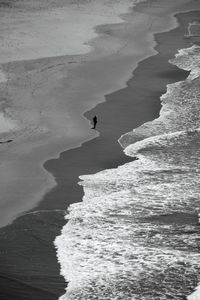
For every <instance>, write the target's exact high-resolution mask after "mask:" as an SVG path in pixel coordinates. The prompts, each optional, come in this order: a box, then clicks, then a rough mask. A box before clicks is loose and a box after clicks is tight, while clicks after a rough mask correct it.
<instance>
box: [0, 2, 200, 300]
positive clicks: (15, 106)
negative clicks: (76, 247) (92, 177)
mask: <svg viewBox="0 0 200 300" xmlns="http://www.w3.org/2000/svg"><path fill="white" fill-rule="evenodd" d="M128 7H129V6H128V4H127V3H126V5H122V4H120V5H119V7H116V11H115V13H114V16H113V19H112V20H110V17H111V12H109V10H107V11H106V13H105V12H104V11H101V9H102V7H99V6H98V7H95V8H93V9H94V10H95V11H98V12H99V15H100V16H99V17H98V18H96V17H95V18H91V19H90V21H91V23H90V24H89V25H88V23H87V22H86V21H84V20H88V10H89V11H90V9H91V6H88V7H87V10H85V11H84V9H85V7H82V6H81V7H80V10H81V13H80V11H78V12H79V14H81V15H84V17H83V20H81V22H83V23H84V22H85V24H86V23H87V24H86V25H87V26H88V27H86V28H83V31H84V34H86V36H87V39H89V40H90V41H89V42H87V43H83V41H82V40H79V43H80V44H77V43H76V42H77V37H76V38H74V44H73V43H72V45H71V48H70V47H69V45H68V44H67V43H66V45H64V46H63V40H62V39H61V38H60V37H59V36H57V38H58V40H56V43H55V45H58V44H59V43H60V46H61V50H60V52H59V54H58V53H57V52H56V51H57V47H55V49H54V47H53V46H52V44H51V47H49V49H50V50H51V52H48V49H47V48H46V44H45V43H44V47H43V48H42V49H39V50H38V51H39V52H38V53H39V55H38V54H37V51H33V53H32V52H30V51H28V50H27V49H28V47H30V45H31V44H30V43H29V41H27V40H26V41H27V43H28V44H23V43H21V42H20V46H19V52H18V54H17V56H15V59H13V58H12V57H14V56H13V55H14V54H15V53H14V50H13V47H14V46H13V47H11V49H10V52H9V57H10V59H11V60H12V63H10V62H8V61H6V59H7V57H8V56H7V55H6V50H5V51H3V52H2V53H3V55H2V56H1V57H0V62H1V63H2V64H1V69H2V73H0V88H1V90H2V95H3V96H2V99H3V101H2V107H3V112H4V114H3V115H2V122H1V123H2V124H4V126H5V131H3V129H2V133H1V137H2V141H6V140H8V139H12V140H13V142H12V143H11V144H12V145H10V144H9V145H8V144H4V145H2V149H1V150H0V151H1V157H2V162H1V168H0V174H2V176H1V177H2V180H1V183H0V188H1V202H0V208H1V214H0V216H1V225H2V226H4V227H3V228H2V229H1V232H0V234H1V237H0V238H1V243H0V244H1V249H0V251H1V253H2V256H1V262H0V264H1V282H2V283H1V284H2V286H3V289H2V291H1V297H2V299H5V300H9V299H10V300H11V299H13V297H14V299H16V300H18V299H19V300H23V299H24V300H25V299H43V300H44V299H48V300H50V299H58V297H59V296H61V295H62V294H64V289H65V288H66V282H65V281H64V278H63V277H62V276H60V275H59V273H60V266H59V264H58V262H57V259H56V251H55V248H54V245H53V241H54V239H55V237H56V236H57V235H58V234H59V232H60V230H61V228H62V227H63V225H64V224H65V222H66V220H65V219H64V215H65V212H66V209H67V208H68V206H69V205H70V204H71V203H75V202H80V201H81V198H82V196H83V190H82V187H81V186H79V185H78V184H77V183H78V181H79V176H80V175H83V174H93V173H95V172H98V171H101V170H103V169H109V168H115V167H117V166H119V165H123V164H124V163H126V162H129V161H132V158H130V157H128V156H125V155H124V153H123V151H122V148H121V146H120V145H119V143H118V142H117V140H118V139H119V138H120V136H121V135H122V134H124V133H126V132H128V131H130V130H131V129H133V128H136V127H138V126H140V125H141V124H143V123H145V122H147V121H150V120H153V119H155V118H156V117H158V115H159V111H160V108H161V105H160V96H161V95H162V94H163V93H164V92H165V91H166V85H167V84H169V83H173V82H176V81H179V80H184V79H185V78H186V77H187V76H188V72H187V71H184V70H181V69H178V68H177V67H176V66H173V65H171V64H169V63H168V60H169V59H171V58H173V57H174V55H175V53H176V52H177V49H180V48H186V47H187V46H189V44H190V40H188V39H185V38H184V35H185V33H186V32H187V28H188V24H189V23H190V22H192V21H193V19H194V18H195V17H196V15H195V13H194V14H193V13H189V14H188V15H187V14H185V15H179V16H178V20H179V22H180V26H179V27H177V28H175V27H176V26H177V19H176V18H175V17H174V15H175V14H176V13H179V12H184V11H191V10H193V9H195V8H196V7H198V3H196V2H195V1H178V0H177V1H170V3H168V5H165V3H164V1H162V2H161V4H160V3H159V4H158V2H157V1H152V2H151V3H149V4H145V3H142V4H139V5H138V6H137V7H136V8H135V9H134V10H132V11H130V10H129V13H128V14H125V13H127V8H128ZM59 9H60V8H59ZM71 10H72V11H73V12H74V11H75V12H76V13H77V10H75V8H73V7H72V8H71ZM72 11H70V12H69V11H67V12H65V11H63V10H62V12H61V15H60V11H59V12H58V10H57V8H56V11H53V8H52V10H51V14H50V15H49V14H47V13H46V11H44V15H45V16H46V18H47V19H48V18H50V19H51V20H52V14H53V15H54V16H55V20H54V21H55V22H56V20H57V18H58V15H59V18H60V16H62V18H63V19H64V18H65V16H66V13H67V14H68V13H69V14H70V15H71V14H72ZM83 11H84V13H83ZM119 12H121V13H122V14H124V15H123V16H122V17H119ZM36 13H37V15H36V18H35V15H34V14H33V12H31V14H32V15H31V18H32V20H33V23H34V24H33V26H31V27H28V28H27V29H26V30H27V31H25V32H24V33H23V34H24V35H30V34H31V31H32V30H33V32H36V31H37V30H38V29H37V28H36V27H34V26H38V24H37V20H38V19H39V18H41V13H39V12H36ZM42 13H43V12H42ZM102 15H103V17H102ZM20 17H21V16H20ZM28 17H30V16H26V18H27V19H28ZM26 18H25V20H24V19H23V20H24V22H27V20H26ZM62 18H61V19H62ZM84 18H85V19H84ZM73 19H74V18H72V19H67V22H69V23H67V24H71V22H72V23H73ZM108 19H109V24H106V23H108ZM18 21H19V24H20V19H19V20H16V19H15V18H14V19H13V21H12V22H13V24H15V25H16V22H18ZM116 23H117V24H116ZM54 24H55V23H54ZM100 24H106V25H100ZM112 24H113V25H112ZM97 25H98V27H97V28H96V32H95V31H94V30H92V29H91V28H93V27H94V26H97ZM12 26H14V25H12ZM19 26H20V25H19ZM52 26H54V25H53V24H52ZM62 26H63V24H62ZM64 26H67V25H66V24H65V23H64ZM42 28H43V30H44V31H41V36H39V39H38V36H33V39H32V40H31V43H32V42H33V43H34V45H36V44H38V43H40V41H41V39H42V36H43V35H44V34H45V33H46V30H48V28H47V27H46V26H42ZM63 28H65V27H63ZM174 28H175V29H174ZM56 30H58V31H59V32H61V31H60V30H61V29H60V27H58V28H57V29H56ZM74 30H75V31H74V32H75V33H74V34H73V36H74V37H75V36H76V32H78V31H79V30H77V29H76V28H75V29H74ZM52 32H53V29H52V30H51V34H53V33H52ZM158 32H160V33H159V34H157V33H158ZM163 32H164V33H163ZM165 32H166V33H165ZM12 34H15V31H13V32H12ZM54 34H56V32H54ZM69 34H71V33H70V31H69ZM88 37H89V38H88ZM20 38H21V40H22V41H23V40H24V38H23V36H22V37H20ZM20 38H19V40H18V41H20ZM59 38H60V40H59ZM10 39H11V40H13V37H12V35H11V36H10ZM48 39H49V40H51V39H52V36H51V35H50V36H48ZM66 40H69V39H68V38H67V36H66ZM82 45H83V47H82ZM4 47H7V44H6V43H5V46H4ZM80 48H81V51H80V52H78V53H77V49H79V50H80ZM89 48H90V49H92V51H90V52H89V53H88V50H89ZM67 51H69V52H67ZM24 53H25V54H26V55H27V56H26V55H25V56H24ZM42 53H43V54H42ZM73 53H76V54H73ZM157 53H158V54H157ZM20 55H22V57H23V60H21V59H22V57H21V56H20ZM58 55H59V56H58ZM24 58H25V60H24ZM13 60H16V61H13ZM8 70H9V71H8ZM8 77H9V81H8V80H7V79H8ZM130 77H131V79H130ZM7 82H9V84H7ZM144 82H145V87H144ZM104 95H106V96H105V98H104ZM14 96H15V97H14ZM5 99H6V101H8V103H6V104H5ZM102 102H104V103H102ZM99 103H101V104H99ZM83 114H84V116H83ZM95 114H96V115H97V116H98V119H99V122H98V129H97V130H98V131H97V132H95V131H92V130H90V127H91V125H90V121H89V120H91V118H92V117H93V115H95ZM5 116H6V118H5ZM0 120H1V119H0ZM6 122H8V124H7V123H6ZM12 122H14V123H12ZM2 128H3V126H2ZM6 128H9V130H6ZM69 149H71V150H69ZM66 150H67V151H66ZM63 151H65V152H63ZM61 152H62V153H61ZM50 158H53V159H50ZM49 159H50V160H49ZM17 216H19V217H18V218H17V219H16V217H17ZM14 219H16V220H14ZM13 220H14V221H13ZM11 221H13V222H12V224H10V225H8V226H6V225H7V224H8V223H9V222H11Z"/></svg>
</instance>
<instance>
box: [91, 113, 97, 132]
mask: <svg viewBox="0 0 200 300" xmlns="http://www.w3.org/2000/svg"><path fill="white" fill-rule="evenodd" d="M92 120H93V127H92V129H95V128H96V126H97V116H94V118H93V119H92Z"/></svg>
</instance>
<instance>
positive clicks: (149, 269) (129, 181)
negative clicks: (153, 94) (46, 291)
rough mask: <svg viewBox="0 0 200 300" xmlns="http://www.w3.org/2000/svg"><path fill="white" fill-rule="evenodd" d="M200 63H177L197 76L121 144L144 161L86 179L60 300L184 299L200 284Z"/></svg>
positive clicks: (187, 53)
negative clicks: (151, 119)
mask: <svg viewBox="0 0 200 300" xmlns="http://www.w3.org/2000/svg"><path fill="white" fill-rule="evenodd" d="M191 56H192V59H191ZM199 61H200V47H198V46H193V47H191V48H189V49H183V50H181V51H179V53H178V54H177V55H176V57H175V59H174V60H173V61H171V62H172V63H174V64H176V65H178V66H179V67H181V68H183V69H187V70H191V75H190V76H189V77H188V78H187V79H186V80H185V81H182V82H178V83H175V84H171V85H169V86H168V88H167V93H166V94H165V95H163V96H162V105H163V107H162V110H161V114H160V117H159V118H158V119H156V120H154V121H153V122H148V123H146V124H144V125H142V126H141V127H139V128H137V129H135V130H133V131H132V132H131V133H129V134H126V135H125V136H123V137H122V139H121V140H120V142H121V144H122V145H123V146H124V147H125V150H124V152H125V153H126V155H129V156H131V157H137V158H138V159H137V160H135V161H133V162H131V163H128V164H126V165H123V166H120V167H118V168H117V169H110V170H104V171H102V172H99V173H97V174H94V175H85V176H81V177H80V178H81V179H82V181H81V183H80V184H81V185H82V186H83V188H84V197H83V202H81V203H76V204H73V205H71V206H70V209H69V214H68V215H67V216H66V219H67V220H68V223H67V224H66V225H65V226H64V227H63V230H62V233H61V235H60V236H59V237H57V238H56V241H55V245H56V247H57V256H58V260H59V262H60V265H61V273H62V275H63V276H64V277H65V279H66V281H67V282H69V285H68V288H67V289H66V294H65V295H63V296H62V297H61V298H60V299H62V300H70V299H73V300H74V299H76V300H85V299H87V300H90V299H101V300H110V299H116V300H124V299H126V300H129V299H130V300H131V299H136V300H155V299H159V300H168V299H177V300H180V299H183V298H184V297H186V296H188V295H190V294H191V291H192V290H193V289H194V286H195V284H196V282H199V279H200V278H199V274H200V254H199V246H200V245H199V227H198V226H197V222H198V220H197V212H198V211H199V206H200V199H199V194H200V185H199V182H200V117H199V116H200V115H199V102H200V89H199V86H200V69H199ZM194 74H195V76H194ZM196 299H199V288H197V290H196V291H195V292H194V293H193V294H191V295H190V296H188V300H196Z"/></svg>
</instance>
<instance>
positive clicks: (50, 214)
mask: <svg viewBox="0 0 200 300" xmlns="http://www.w3.org/2000/svg"><path fill="white" fill-rule="evenodd" d="M153 51H154V50H153ZM142 61H143V60H142ZM141 64H142V62H141V63H139V65H138V67H137V69H138V68H140V67H141ZM171 67H172V66H171ZM172 69H173V70H174V71H173V72H175V73H176V72H178V71H177V68H176V67H174V68H173V67H172ZM186 73H187V72H184V71H180V72H179V75H177V77H178V78H185V76H186ZM179 76H180V77H179ZM134 77H136V78H137V74H135V73H134ZM168 79H169V78H168ZM174 80H175V79H174V78H173V80H172V81H174ZM130 81H131V80H130ZM130 81H129V82H128V87H130ZM122 90H123V89H122ZM118 92H119V91H118ZM116 94H117V92H116V93H112V95H113V97H114V98H116ZM155 96H156V97H158V93H155ZM120 97H121V95H120ZM106 100H107V102H106V103H105V104H102V105H101V104H100V105H98V106H97V107H95V108H94V109H93V110H91V111H89V112H87V113H85V116H86V117H87V118H89V119H91V117H92V115H93V114H94V113H96V112H98V114H100V115H104V116H105V114H106V112H105V111H104V112H103V111H102V112H101V109H102V108H100V107H101V106H103V105H105V106H107V107H108V102H109V103H110V105H111V103H112V99H111V96H110V95H108V96H106ZM110 100H111V101H110ZM114 101H116V100H114V99H113V103H114ZM113 103H112V105H111V107H110V108H109V109H108V108H107V110H110V109H112V106H113ZM137 105H138V104H137ZM99 109H100V110H99ZM159 110H160V102H159V101H158V99H157V100H156V103H154V105H153V107H152V108H150V104H149V106H148V107H147V111H146V116H145V118H146V117H147V119H145V120H148V114H149V112H150V114H151V119H153V118H155V117H157V116H158V113H159ZM139 111H140V114H141V113H142V111H141V110H139ZM155 111H156V112H155ZM106 118H107V120H108V119H109V116H107V117H106ZM128 118H130V117H128ZM104 120H105V118H104ZM141 123H143V121H142V120H137V121H136V124H134V126H136V127H137V126H138V125H139V124H141ZM109 125H110V124H109V123H106V122H105V123H104V126H109ZM134 126H132V127H134ZM125 127H126V128H129V129H130V125H129V124H126V126H124V127H123V128H122V129H121V130H122V133H123V132H126V128H125ZM99 128H100V132H102V129H103V125H102V124H100V125H99ZM110 130H113V128H112V126H110ZM124 130H125V131H124ZM117 134H119V132H117ZM108 138H109V135H107V139H108ZM118 138H119V137H118ZM118 138H117V135H115V136H113V141H114V140H115V143H114V144H113V145H114V147H116V148H118V150H117V152H118V154H117V160H116V161H114V162H112V163H111V162H106V163H105V162H104V163H103V164H102V161H101V160H100V161H99V166H98V167H97V166H95V167H90V169H89V173H90V172H91V173H92V172H96V171H97V170H99V169H100V170H101V169H102V168H110V167H111V168H112V167H116V166H118V165H119V164H123V163H125V162H127V161H129V160H130V159H129V158H127V157H125V156H124V154H123V152H122V149H121V148H120V146H119V145H118V144H117V139H118ZM98 139H101V136H100V137H99V138H98ZM98 139H97V138H96V139H95V140H93V142H92V143H96V142H97V143H98ZM103 143H104V142H103ZM107 145H108V144H107V142H106V143H105V146H106V147H107ZM82 147H86V148H91V144H90V142H87V143H86V144H85V143H84V144H83V145H82V146H81V148H82ZM95 147H96V146H95ZM79 150H80V149H79ZM79 150H76V149H75V151H79ZM81 150H82V149H81ZM94 150H95V148H94ZM104 150H106V151H107V150H108V148H105V149H104ZM73 151H74V149H73V150H70V151H69V152H70V153H71V154H70V153H69V152H67V155H69V157H70V155H72V156H73V155H74V154H73V153H72V152H73ZM94 153H95V152H94ZM119 153H120V154H119ZM109 155H110V154H109ZM60 159H61V160H62V161H61V165H63V161H66V158H65V154H61V155H60ZM95 159H96V158H95ZM94 163H96V161H95V162H94ZM56 164H57V162H56V160H54V161H53V162H52V161H51V162H49V161H48V162H46V163H45V168H46V169H47V170H48V172H49V171H50V169H52V166H53V168H55V166H56ZM58 168H59V166H58ZM86 170H87V168H86ZM58 171H59V170H58ZM87 171H88V170H87ZM51 172H52V171H51ZM62 173H63V175H62V177H63V179H62V182H63V183H62V184H64V183H65V181H66V176H65V175H64V171H62ZM84 174H87V172H86V173H84ZM78 175H82V174H78ZM54 176H55V173H54ZM55 177H56V178H58V177H59V176H55ZM76 178H77V180H78V177H77V175H76ZM75 182H77V181H76V180H75ZM65 192H66V191H65V190H63V191H62V192H61V193H60V196H59V197H60V199H61V198H62V201H60V200H59V199H57V197H56V195H58V192H57V190H55V192H52V191H51V192H50V194H51V193H52V194H51V195H52V196H50V197H49V195H46V196H45V197H44V200H43V201H42V202H40V204H39V205H37V206H35V208H34V211H35V210H36V212H35V213H34V211H33V213H28V214H26V213H25V214H24V216H23V215H22V216H21V217H20V218H18V219H17V220H16V221H14V223H13V224H11V225H10V226H8V227H5V228H4V229H3V231H4V234H5V233H6V234H7V233H8V232H10V230H11V231H12V232H14V231H15V233H14V239H16V238H19V236H20V235H19V232H18V230H19V229H21V228H23V227H24V225H25V224H27V223H28V222H30V220H31V222H33V223H35V222H36V219H37V220H39V223H40V224H41V225H42V224H43V225H44V224H45V226H50V227H51V226H52V225H51V223H52V220H53V222H58V223H59V225H58V226H56V225H55V224H54V225H53V226H54V230H52V232H51V235H49V236H48V238H49V239H48V238H47V244H48V243H50V242H51V241H53V238H52V236H53V235H54V236H56V235H57V233H58V232H59V230H60V229H61V227H62V226H63V225H64V223H65V220H64V217H63V215H64V213H65V210H66V208H67V203H66V199H65ZM79 192H80V194H78V197H77V195H76V196H75V198H73V199H72V200H71V203H74V202H78V201H80V199H81V197H79V196H81V195H82V194H81V188H79ZM48 197H49V198H48ZM51 197H52V198H51ZM49 199H50V201H49ZM54 199H56V201H55V200H54ZM57 201H60V203H59V205H58V202H57ZM68 204H70V202H69V203H68ZM58 206H60V207H58ZM49 210H52V211H49ZM56 210H57V213H58V214H57V215H56ZM54 213H55V214H54ZM44 214H46V216H47V218H46V217H44ZM34 217H36V219H34ZM16 224H18V225H16ZM35 224H37V222H36V223H35ZM26 226H27V225H26ZM36 226H37V225H36ZM9 227H10V229H9ZM57 227H58V228H57ZM11 228H13V229H14V228H15V230H14V231H13V229H11ZM31 228H32V225H31V223H30V225H29V230H28V231H27V233H28V232H29V231H31ZM51 228H52V227H51ZM7 230H8V231H7ZM40 230H41V231H42V230H43V229H42V227H41V228H40ZM37 234H39V231H38V232H37ZM15 235H16V236H15ZM26 238H28V237H27V236H26ZM41 238H42V239H44V238H45V237H44V235H43V234H42V237H41ZM20 239H21V240H24V239H25V237H23V236H21V238H20ZM45 240H46V239H45ZM32 243H33V241H32ZM18 251H19V252H20V251H21V250H20V249H18ZM42 251H44V250H42ZM38 255H39V256H40V255H41V253H38ZM51 255H52V256H53V255H55V253H54V251H53V245H52V248H51ZM14 256H15V254H14ZM14 256H13V257H14ZM49 257H50V256H49ZM12 259H14V258H12ZM40 259H41V257H40ZM36 260H37V259H36ZM54 263H55V262H53V263H50V266H49V269H50V268H52V270H53V273H52V278H53V276H54V275H53V274H54V271H55V269H54V268H55V265H54ZM36 265H37V264H36ZM37 267H38V265H37ZM57 267H58V266H57ZM36 269H37V268H36ZM39 269H40V268H39ZM36 271H37V270H36ZM48 271H49V270H46V272H48ZM57 272H58V268H57ZM15 276H16V274H15ZM15 276H14V277H15ZM52 280H55V278H53V279H52ZM60 280H61V279H58V281H57V282H56V283H55V286H56V289H57V287H58V286H61V289H63V288H64V287H65V284H64V282H63V280H61V281H60ZM60 282H61V284H60ZM43 283H44V282H43ZM35 284H36V285H37V284H38V282H36V283H35ZM46 284H47V283H45V284H44V285H46ZM42 290H43V292H44V294H43V292H42V293H41V294H40V296H41V295H42V296H41V297H46V296H45V289H43V287H41V290H40V291H42ZM58 290H59V289H58ZM40 291H38V295H39V293H40ZM59 291H60V290H59ZM59 293H60V292H59ZM59 293H58V294H59ZM38 295H37V296H38ZM47 296H48V299H51V297H52V299H56V298H55V297H57V296H55V295H53V292H52V294H51V293H50V294H49V295H47ZM20 297H21V298H19V299H20V300H21V299H23V298H22V295H21V296H20ZM26 297H27V295H26ZM5 299H6V298H5ZM7 299H9V298H7ZM10 299H11V298H10ZM15 299H18V298H17V297H15ZM24 299H29V298H24ZM30 299H31V298H30ZM32 299H34V298H32ZM37 299H39V298H37ZM41 299H46V298H41Z"/></svg>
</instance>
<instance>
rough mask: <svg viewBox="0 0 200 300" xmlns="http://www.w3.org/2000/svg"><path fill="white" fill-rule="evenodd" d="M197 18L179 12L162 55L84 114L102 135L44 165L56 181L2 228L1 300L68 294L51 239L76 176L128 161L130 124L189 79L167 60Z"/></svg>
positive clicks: (152, 112) (153, 112) (74, 197)
mask: <svg viewBox="0 0 200 300" xmlns="http://www.w3.org/2000/svg"><path fill="white" fill-rule="evenodd" d="M139 7H140V6H139ZM139 7H138V9H139ZM141 9H142V8H141ZM154 13H155V12H154ZM194 17H195V13H188V14H184V15H182V16H180V20H181V27H179V28H177V29H175V30H172V31H171V32H169V33H163V34H157V35H156V41H157V43H158V45H157V47H156V50H157V51H158V52H159V54H158V55H156V56H153V57H150V58H147V59H146V60H144V61H142V62H141V63H140V64H139V66H138V68H137V69H136V70H135V72H134V76H133V78H132V79H130V80H129V81H128V83H127V87H126V88H123V89H121V90H119V91H117V92H114V93H112V94H109V95H107V96H106V102H105V103H103V104H100V105H98V106H97V107H95V108H94V109H93V110H92V111H90V112H88V113H86V114H85V115H86V117H87V118H89V119H91V117H92V116H93V115H94V114H96V115H97V116H98V119H99V122H98V128H97V129H98V131H99V132H100V137H98V138H95V139H94V140H92V141H89V142H86V143H84V144H83V145H82V146H81V147H80V148H77V149H73V150H69V151H67V152H64V153H62V154H61V155H60V158H59V159H54V160H50V161H48V162H46V163H45V165H44V166H45V168H46V169H47V170H48V171H49V172H51V173H53V175H54V176H55V178H56V181H57V184H58V185H57V186H56V187H55V188H54V189H53V190H52V191H50V192H49V193H48V194H47V195H46V196H45V197H44V199H43V201H42V202H41V203H40V204H39V205H38V206H37V207H36V208H35V209H34V211H32V212H30V213H27V214H25V215H24V216H21V217H19V218H18V219H17V220H16V221H14V222H13V223H12V224H11V225H10V226H6V227H4V228H2V229H1V231H0V234H1V237H0V239H1V241H0V247H1V248H0V251H1V254H2V255H1V261H0V264H1V268H0V269H1V274H0V275H1V277H0V278H1V286H3V289H1V295H0V296H1V298H2V299H5V300H7V299H17V300H18V299H19V300H23V299H24V300H25V299H43V300H44V299H45V300H46V299H48V300H51V299H57V298H58V296H60V295H62V294H63V293H64V288H65V287H66V283H65V282H64V280H63V278H62V277H61V276H60V275H59V265H58V263H57V260H56V256H55V249H54V245H53V243H52V242H53V240H54V238H55V236H57V235H58V234H59V232H60V230H61V228H62V226H63V225H64V223H65V220H64V217H63V215H64V213H65V210H66V208H67V206H68V205H69V204H70V203H74V202H77V201H80V199H81V197H82V188H81V187H79V186H78V185H77V182H78V180H79V179H78V176H79V175H82V174H88V173H94V172H97V171H100V170H102V169H106V168H112V167H116V166H118V165H120V164H124V163H125V162H127V161H129V160H130V158H128V157H125V156H124V154H123V152H122V149H121V147H120V146H119V144H118V143H117V140H118V139H119V137H120V136H121V134H123V133H125V132H127V131H129V130H130V129H131V128H134V127H137V126H139V125H141V124H142V123H144V122H146V121H148V120H152V119H154V118H156V117H157V116H158V114H159V110H160V99H159V98H160V96H161V95H162V94H163V93H164V92H165V90H166V84H168V83H172V82H175V81H179V80H183V79H185V78H186V77H187V75H188V72H184V71H182V70H179V69H178V68H176V67H175V66H173V65H171V64H169V63H168V59H170V58H171V57H173V55H174V54H175V53H176V52H177V49H178V48H184V47H187V46H188V44H189V42H190V41H189V40H188V39H185V38H184V34H185V32H186V29H187V26H188V22H190V21H191V19H193V18H194ZM144 83H145V85H144Z"/></svg>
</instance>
